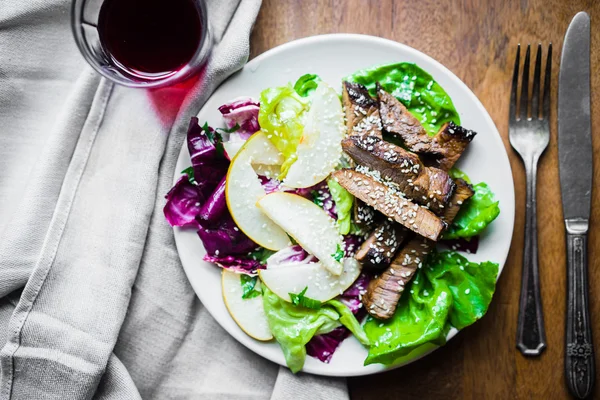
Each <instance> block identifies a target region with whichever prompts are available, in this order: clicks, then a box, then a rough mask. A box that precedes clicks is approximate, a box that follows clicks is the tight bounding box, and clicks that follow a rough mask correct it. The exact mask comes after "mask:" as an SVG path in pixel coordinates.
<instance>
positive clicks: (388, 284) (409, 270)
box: [362, 237, 435, 320]
mask: <svg viewBox="0 0 600 400" xmlns="http://www.w3.org/2000/svg"><path fill="white" fill-rule="evenodd" d="M433 246H435V244H434V243H433V242H431V241H429V240H427V239H425V238H423V237H415V238H413V239H411V240H409V241H408V242H407V243H406V246H404V248H402V250H400V252H399V253H398V255H397V256H396V257H395V258H394V260H393V261H392V264H391V265H390V266H389V268H388V269H386V270H385V271H384V272H382V273H381V275H379V276H378V277H377V278H375V279H373V280H372V281H371V282H370V284H369V286H368V288H367V293H365V294H364V295H363V297H362V301H363V304H364V306H365V309H366V310H367V312H368V313H369V314H371V315H372V316H374V317H375V318H379V319H384V320H385V319H389V318H391V317H392V316H393V315H394V313H395V312H396V307H397V305H398V301H399V300H400V297H401V296H402V293H403V292H404V288H405V287H406V285H407V284H408V282H409V281H410V280H411V279H412V277H413V276H414V274H415V272H416V271H417V269H418V268H419V266H420V265H422V262H423V261H424V260H425V258H426V257H427V253H428V252H429V250H430V249H431V248H432V247H433Z"/></svg>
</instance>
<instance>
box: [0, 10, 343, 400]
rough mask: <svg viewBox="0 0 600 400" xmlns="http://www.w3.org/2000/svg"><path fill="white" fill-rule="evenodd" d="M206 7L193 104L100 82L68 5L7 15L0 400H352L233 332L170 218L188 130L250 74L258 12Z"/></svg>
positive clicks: (2, 45)
mask: <svg viewBox="0 0 600 400" xmlns="http://www.w3.org/2000/svg"><path fill="white" fill-rule="evenodd" d="M208 3H209V18H210V22H211V26H212V28H213V33H214V36H215V38H216V43H217V44H216V47H215V48H214V51H213V54H212V57H211V59H210V61H209V63H208V64H207V66H206V68H205V69H204V71H203V74H202V75H201V78H200V79H199V80H198V81H197V82H196V83H195V85H194V86H193V87H192V88H191V90H189V91H187V90H184V89H182V88H176V87H173V88H167V89H161V90H155V91H145V90H135V89H127V88H123V87H118V86H114V85H112V84H111V83H109V82H107V81H106V80H104V79H101V78H100V77H99V76H97V75H96V74H95V73H94V72H93V71H92V70H91V69H90V68H89V67H88V66H87V65H85V63H84V61H83V59H82V57H81V56H80V54H79V53H78V51H77V49H76V47H75V45H74V43H73V40H72V38H71V33H70V28H69V12H70V2H69V1H68V0H27V1H22V0H3V1H2V3H1V4H0V347H1V350H0V372H1V374H0V399H9V398H13V399H89V398H98V399H136V398H145V399H152V398H155V399H176V398H181V399H184V398H185V399H187V398H207V399H238V398H239V399H267V398H271V399H289V398H294V399H296V400H302V399H345V398H348V394H347V389H346V385H345V381H344V380H338V379H324V378H319V377H315V376H311V375H305V374H298V375H296V376H294V375H292V374H291V373H290V372H289V371H288V370H287V369H285V368H278V367H277V366H276V365H274V364H272V363H270V362H268V361H266V360H264V359H262V358H260V357H258V356H256V355H255V354H254V353H252V352H250V351H248V350H247V349H245V348H244V347H243V346H241V345H240V344H238V343H237V342H236V341H235V340H234V339H233V338H231V337H230V336H229V335H228V334H227V333H226V332H225V331H223V329H221V327H220V326H219V325H218V324H217V323H216V322H215V321H214V320H213V319H212V317H211V316H210V315H209V314H208V312H207V311H206V309H205V308H204V307H203V305H202V304H201V303H200V302H199V300H198V298H197V297H196V296H195V294H194V292H193V291H192V288H191V286H190V285H189V283H188V281H187V278H186V277H185V274H184V273H183V270H182V268H181V265H180V261H179V258H178V255H177V252H176V250H175V246H174V241H173V233H172V230H171V228H170V227H169V226H168V225H167V224H166V222H165V221H164V218H163V216H162V207H163V205H164V199H163V196H164V194H165V193H166V192H167V191H168V189H169V187H170V185H171V181H172V174H173V170H174V166H175V162H176V158H177V155H178V152H179V149H180V147H181V145H182V143H183V139H184V136H185V128H186V126H187V122H188V120H189V118H190V116H192V115H194V114H196V113H197V111H198V110H199V109H200V107H201V106H202V104H203V103H204V102H205V101H206V99H207V98H208V97H209V96H210V94H211V93H212V91H213V90H214V89H215V88H216V87H217V86H218V85H219V84H220V83H221V82H222V81H223V80H224V79H225V78H226V77H227V76H228V75H230V74H231V73H232V72H234V71H235V70H237V69H239V68H241V66H242V65H243V64H244V63H245V62H246V60H247V57H248V49H249V34H250V30H251V28H252V24H253V23H254V20H255V18H256V15H257V13H258V9H259V7H260V1H259V0H244V1H239V0H212V1H209V2H208ZM182 99H183V105H182V106H181V107H179V106H178V104H180V103H181V100H182ZM173 104H176V105H177V106H173Z"/></svg>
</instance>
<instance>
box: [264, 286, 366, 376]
mask: <svg viewBox="0 0 600 400" xmlns="http://www.w3.org/2000/svg"><path fill="white" fill-rule="evenodd" d="M263 306H264V309H265V314H266V316H267V323H268V324H269V329H270V330H271V333H272V334H273V336H274V337H275V340H277V342H278V343H279V345H280V346H281V350H282V351H283V355H284V356H285V361H286V363H287V366H288V367H289V368H290V370H291V371H292V372H294V373H296V372H298V371H300V370H301V369H302V367H303V366H304V361H305V359H306V344H307V343H308V342H309V341H310V340H311V339H312V338H313V336H315V335H322V334H325V333H329V332H331V331H332V330H334V329H336V328H338V327H339V326H341V325H344V326H346V327H347V328H348V329H349V330H350V331H351V332H353V333H354V334H355V335H356V337H357V338H358V339H359V340H360V341H361V342H363V343H368V339H367V337H366V335H365V333H364V331H363V330H362V327H361V326H360V324H359V323H358V321H357V320H356V318H355V317H354V315H353V314H352V312H351V311H350V309H349V308H348V307H347V306H346V305H344V304H343V303H341V302H340V301H337V300H330V301H328V302H326V303H323V305H322V306H321V308H319V309H318V310H317V309H312V308H306V307H299V306H295V305H293V304H292V303H289V302H287V301H285V300H282V299H280V298H279V297H278V296H277V295H276V294H275V293H273V292H271V291H270V290H269V289H268V288H267V287H266V286H263Z"/></svg>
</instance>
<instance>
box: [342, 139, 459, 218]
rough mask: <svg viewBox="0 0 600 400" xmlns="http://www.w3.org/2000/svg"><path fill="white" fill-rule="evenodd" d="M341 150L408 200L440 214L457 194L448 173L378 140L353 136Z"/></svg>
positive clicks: (344, 141)
mask: <svg viewBox="0 0 600 400" xmlns="http://www.w3.org/2000/svg"><path fill="white" fill-rule="evenodd" d="M342 148H343V149H344V151H345V152H346V153H347V154H348V155H350V157H352V159H353V160H354V161H355V162H356V163H357V164H359V165H363V166H366V167H368V168H369V169H370V170H373V171H378V173H379V174H380V175H381V178H383V179H384V180H388V181H391V182H393V183H395V184H397V185H398V187H399V190H400V191H401V192H402V193H404V196H405V197H408V198H409V199H412V200H414V201H415V202H416V203H419V204H422V205H426V206H427V207H428V208H429V209H431V210H432V211H434V212H436V213H439V212H440V211H441V210H442V209H443V208H444V206H445V205H446V203H447V202H448V199H449V198H450V196H451V195H452V192H453V191H454V186H455V185H454V182H453V181H452V178H450V176H449V175H448V173H447V172H445V171H442V170H441V169H439V168H434V167H426V166H424V165H423V164H422V163H421V160H420V159H419V156H417V155H416V154H415V153H411V152H409V151H406V150H404V149H403V148H401V147H399V146H396V145H394V144H392V143H388V142H386V141H384V140H382V139H379V138H376V137H361V136H351V137H349V138H347V139H344V140H343V141H342Z"/></svg>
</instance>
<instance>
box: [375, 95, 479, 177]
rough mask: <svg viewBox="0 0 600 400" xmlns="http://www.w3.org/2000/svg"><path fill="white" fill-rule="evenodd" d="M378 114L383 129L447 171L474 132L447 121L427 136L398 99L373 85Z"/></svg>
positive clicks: (471, 138)
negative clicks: (375, 92) (434, 132)
mask: <svg viewBox="0 0 600 400" xmlns="http://www.w3.org/2000/svg"><path fill="white" fill-rule="evenodd" d="M377 95H378V96H379V113H380V114H381V124H382V126H383V129H384V130H385V131H386V132H388V133H390V134H392V135H394V136H396V137H398V138H400V139H402V141H403V142H404V145H405V146H406V148H408V149H409V150H411V151H414V152H415V153H422V154H426V155H427V156H428V160H430V162H429V165H433V166H436V167H438V168H440V169H443V170H444V171H447V170H449V169H450V168H452V166H453V165H454V164H455V163H456V161H457V160H458V159H459V158H460V156H461V155H462V153H463V152H464V151H465V149H466V148H467V146H468V145H469V143H471V141H472V140H473V138H474V137H475V135H476V134H477V133H476V132H474V131H470V130H468V129H465V128H463V127H462V126H459V125H456V124H455V123H454V122H448V123H446V124H444V126H442V128H441V129H440V131H439V132H438V133H437V134H436V135H435V136H433V137H431V136H429V135H428V134H427V132H426V131H425V128H423V126H422V125H421V123H420V122H419V120H417V118H415V116H414V115H412V114H411V113H410V111H408V110H407V109H406V107H404V104H402V103H401V102H400V101H398V99H396V98H395V97H394V96H392V95H391V94H389V93H388V92H386V91H385V90H383V89H382V88H381V86H380V85H379V84H377Z"/></svg>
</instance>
